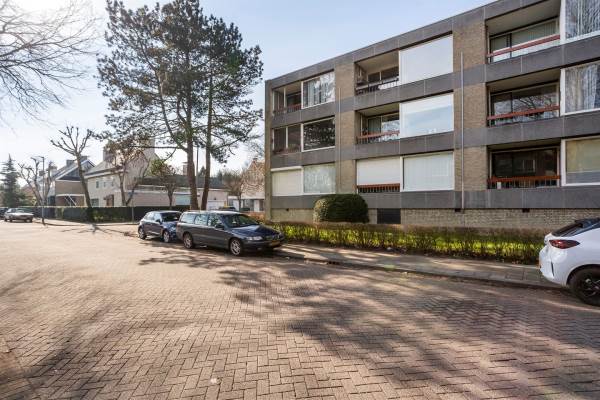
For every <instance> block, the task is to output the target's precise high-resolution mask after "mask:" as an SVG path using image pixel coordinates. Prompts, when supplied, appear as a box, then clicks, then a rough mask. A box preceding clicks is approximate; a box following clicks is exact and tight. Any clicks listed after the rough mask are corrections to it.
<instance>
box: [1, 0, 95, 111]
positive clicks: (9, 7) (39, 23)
mask: <svg viewBox="0 0 600 400" xmlns="http://www.w3.org/2000/svg"><path fill="white" fill-rule="evenodd" d="M89 10H91V8H89V7H88V4H87V3H85V2H83V1H80V0H69V1H68V2H67V3H66V5H64V6H63V7H61V8H58V9H56V10H52V12H47V13H44V14H41V13H37V14H36V13H31V12H26V11H24V10H23V9H21V8H20V7H18V6H17V1H16V0H0V100H3V101H4V102H5V103H6V105H5V107H7V108H10V107H12V108H13V109H14V110H15V111H17V112H25V113H27V114H29V115H30V116H33V117H37V116H38V115H39V114H40V112H41V111H43V110H44V109H46V108H47V107H48V105H50V104H58V105H64V102H65V98H66V92H67V90H69V89H72V88H74V87H76V85H77V82H78V80H79V79H80V78H81V77H83V76H84V75H85V74H86V73H87V69H86V67H85V62H84V59H85V58H86V57H88V56H89V55H91V54H94V51H93V50H92V48H93V42H94V41H95V39H96V36H97V34H96V18H95V17H94V16H92V15H91V12H90V11H89ZM5 107H3V106H2V103H1V102H0V110H2V109H3V108H5ZM2 114H3V113H2V112H0V115H2Z"/></svg>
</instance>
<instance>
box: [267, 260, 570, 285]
mask: <svg viewBox="0 0 600 400" xmlns="http://www.w3.org/2000/svg"><path fill="white" fill-rule="evenodd" d="M273 256H275V257H279V258H293V259H297V260H304V261H311V262H316V263H321V264H327V265H329V266H332V267H334V268H351V269H362V270H377V271H385V272H402V273H408V274H416V275H424V276H430V277H442V278H448V279H452V280H455V281H471V282H477V283H485V284H488V285H495V286H506V287H517V288H525V289H538V290H554V291H561V292H564V291H568V289H567V288H563V287H561V286H556V285H549V284H548V285H546V284H543V283H536V282H524V281H517V280H514V279H488V278H480V277H476V276H468V275H464V274H461V273H460V272H458V273H448V274H444V273H441V272H433V271H422V270H415V269H410V268H404V267H400V266H393V267H385V266H381V265H369V264H365V263H359V262H351V261H350V262H349V261H341V260H328V259H322V258H317V257H306V256H304V255H298V254H291V253H286V252H281V251H275V252H273Z"/></svg>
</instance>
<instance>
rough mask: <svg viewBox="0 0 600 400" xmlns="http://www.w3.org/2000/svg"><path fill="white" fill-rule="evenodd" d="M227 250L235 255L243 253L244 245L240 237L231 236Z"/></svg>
mask: <svg viewBox="0 0 600 400" xmlns="http://www.w3.org/2000/svg"><path fill="white" fill-rule="evenodd" d="M229 251H230V252H231V254H233V255H234V256H236V257H240V256H241V255H243V254H244V245H243V244H242V241H241V240H240V239H236V238H233V239H231V241H230V242H229Z"/></svg>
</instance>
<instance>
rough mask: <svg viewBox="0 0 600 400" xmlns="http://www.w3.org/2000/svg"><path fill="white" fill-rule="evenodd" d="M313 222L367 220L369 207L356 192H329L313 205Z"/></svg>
mask: <svg viewBox="0 0 600 400" xmlns="http://www.w3.org/2000/svg"><path fill="white" fill-rule="evenodd" d="M313 212H314V221H315V222H369V207H368V206H367V202H366V201H365V199H363V198H362V196H360V195H358V194H355V193H354V194H352V193H348V194H330V195H327V196H323V197H321V198H320V199H319V200H317V201H316V202H315V206H314V210H313Z"/></svg>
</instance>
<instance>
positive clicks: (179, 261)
mask: <svg viewBox="0 0 600 400" xmlns="http://www.w3.org/2000/svg"><path fill="white" fill-rule="evenodd" d="M120 230H121V229H112V228H111V227H95V228H90V227H88V226H83V225H77V224H73V225H71V226H48V227H44V226H42V225H40V224H25V223H22V224H20V223H14V224H8V223H3V222H0V255H1V256H0V257H1V262H0V264H1V267H0V399H9V398H10V399H12V398H23V399H34V398H36V399H37V398H73V399H84V398H85V399H87V398H102V399H133V398H140V399H141V398H144V399H159V398H160V399H162V398H198V399H217V398H219V399H254V398H269V399H292V398H314V399H394V398H402V399H444V400H450V399H493V398H515V399H522V398H540V399H598V398H600V374H598V371H599V370H600V309H595V308H592V307H589V306H586V305H583V304H581V303H579V302H578V301H577V300H576V299H574V298H572V297H571V296H570V295H568V294H567V293H563V292H557V291H546V290H535V289H517V288H507V287H494V286H487V285H479V284H475V283H464V282H456V281H450V280H444V279H434V278H425V277H419V276H413V275H404V274H401V273H395V272H384V271H365V270H351V269H343V268H333V267H328V266H327V265H321V264H310V263H303V262H299V261H296V260H285V259H281V258H269V257H261V256H251V257H244V258H234V257H232V256H230V255H228V254H226V253H225V252H220V251H212V250H205V249H196V250H191V251H190V250H186V249H184V248H183V246H182V245H181V244H163V243H162V242H161V241H160V240H146V241H140V240H138V239H137V238H135V237H128V236H124V235H123V234H122V233H120V232H119V231H120Z"/></svg>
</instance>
